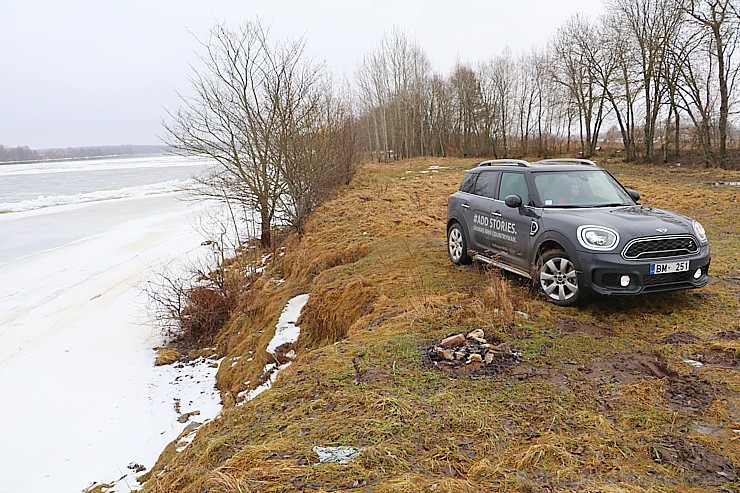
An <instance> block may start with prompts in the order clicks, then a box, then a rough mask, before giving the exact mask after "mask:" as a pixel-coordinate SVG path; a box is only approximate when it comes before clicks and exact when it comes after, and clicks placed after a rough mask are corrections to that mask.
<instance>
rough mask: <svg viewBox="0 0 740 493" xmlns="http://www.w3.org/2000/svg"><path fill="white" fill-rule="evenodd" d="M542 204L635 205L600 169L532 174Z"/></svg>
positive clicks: (559, 205) (610, 177) (576, 205)
mask: <svg viewBox="0 0 740 493" xmlns="http://www.w3.org/2000/svg"><path fill="white" fill-rule="evenodd" d="M534 184H535V187H536V189H537V194H538V195H539V198H540V201H541V202H542V203H541V206H542V207H609V206H612V207H614V206H620V205H634V204H635V202H634V200H632V197H630V195H629V194H628V193H626V192H625V191H624V189H623V188H622V187H621V186H620V185H619V183H617V181H616V180H615V179H614V178H612V176H611V175H610V174H609V173H607V172H606V171H603V170H577V171H546V172H541V173H534Z"/></svg>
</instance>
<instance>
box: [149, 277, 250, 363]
mask: <svg viewBox="0 0 740 493" xmlns="http://www.w3.org/2000/svg"><path fill="white" fill-rule="evenodd" d="M242 281H243V280H242ZM242 281H240V280H239V278H238V276H234V275H226V274H225V272H224V269H222V268H219V269H216V270H214V271H212V272H210V273H208V274H204V273H203V272H201V271H195V272H193V273H191V274H190V275H174V274H172V273H170V272H166V273H164V274H162V275H161V276H160V278H159V279H158V281H153V282H150V283H148V284H147V286H146V288H145V291H146V293H147V295H148V297H149V308H150V314H151V315H152V318H153V321H154V323H155V325H157V326H159V328H160V330H161V331H162V333H163V334H164V335H165V337H167V338H168V340H169V341H168V342H169V344H170V345H173V346H175V347H176V348H178V349H179V350H180V352H183V353H187V352H188V350H190V349H193V348H197V349H199V348H202V347H205V346H207V345H210V344H212V343H213V341H214V340H215V337H216V334H218V332H219V331H220V330H221V328H222V327H223V326H224V325H225V324H226V323H227V322H228V320H229V317H230V316H231V312H232V311H233V310H234V309H235V308H236V305H237V301H238V294H239V292H240V290H241V285H242Z"/></svg>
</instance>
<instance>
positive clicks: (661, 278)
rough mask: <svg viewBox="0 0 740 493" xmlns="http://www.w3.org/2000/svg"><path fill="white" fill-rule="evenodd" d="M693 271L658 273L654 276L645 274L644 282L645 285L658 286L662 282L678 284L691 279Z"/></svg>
mask: <svg viewBox="0 0 740 493" xmlns="http://www.w3.org/2000/svg"><path fill="white" fill-rule="evenodd" d="M691 274H692V273H691V272H673V273H671V274H658V275H654V276H643V278H642V283H643V284H644V285H645V286H658V285H661V284H676V283H679V282H688V281H690V280H691Z"/></svg>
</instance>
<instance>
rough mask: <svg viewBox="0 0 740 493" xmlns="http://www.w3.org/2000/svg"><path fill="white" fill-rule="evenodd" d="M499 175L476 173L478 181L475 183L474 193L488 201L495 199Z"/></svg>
mask: <svg viewBox="0 0 740 493" xmlns="http://www.w3.org/2000/svg"><path fill="white" fill-rule="evenodd" d="M498 175H499V173H497V172H494V171H482V172H480V173H478V181H476V182H475V191H474V192H473V193H475V194H476V195H480V196H482V197H488V198H489V199H493V198H496V185H497V183H498Z"/></svg>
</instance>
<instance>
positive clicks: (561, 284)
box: [537, 250, 584, 306]
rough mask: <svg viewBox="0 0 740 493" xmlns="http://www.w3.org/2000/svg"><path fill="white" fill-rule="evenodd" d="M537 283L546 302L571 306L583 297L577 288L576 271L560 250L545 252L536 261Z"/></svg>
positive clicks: (580, 290) (582, 291) (565, 254)
mask: <svg viewBox="0 0 740 493" xmlns="http://www.w3.org/2000/svg"><path fill="white" fill-rule="evenodd" d="M537 282H538V283H539V286H540V289H542V292H543V293H544V295H545V298H546V299H547V301H549V302H551V303H555V304H556V305H560V306H572V305H575V304H576V303H578V302H579V301H580V300H581V299H582V298H583V297H584V294H583V293H584V290H583V289H580V288H579V286H578V271H576V267H575V265H573V262H571V260H570V258H569V257H568V254H567V253H565V252H564V251H562V250H550V251H547V252H545V253H544V254H543V255H542V256H541V257H540V258H539V260H538V261H537Z"/></svg>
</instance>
